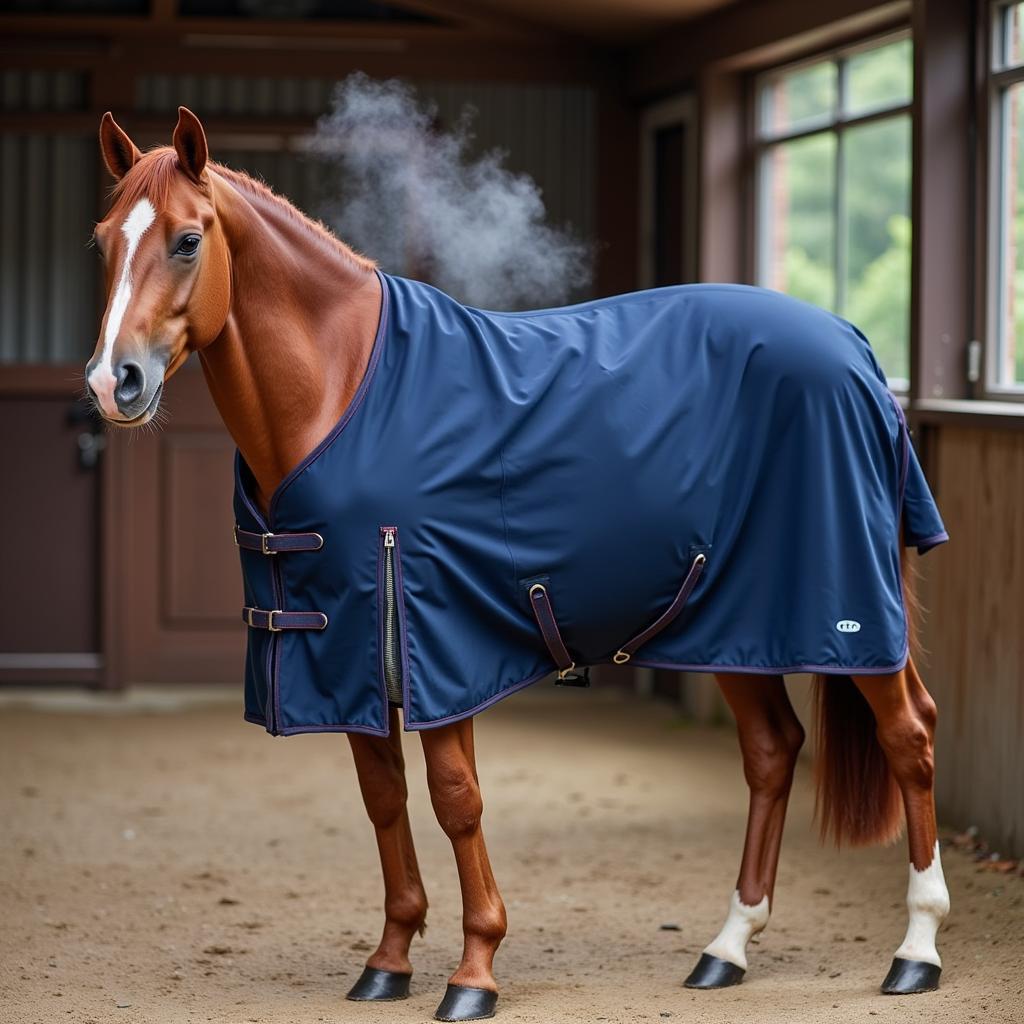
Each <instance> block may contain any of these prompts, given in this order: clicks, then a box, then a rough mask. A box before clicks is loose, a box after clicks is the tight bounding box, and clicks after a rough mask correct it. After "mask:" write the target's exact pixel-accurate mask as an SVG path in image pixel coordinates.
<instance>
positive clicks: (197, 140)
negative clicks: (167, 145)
mask: <svg viewBox="0 0 1024 1024" xmlns="http://www.w3.org/2000/svg"><path fill="white" fill-rule="evenodd" d="M174 151H175V152H176V153H177V154H178V163H179V164H181V169H182V170H183V171H184V172H185V173H186V174H187V175H188V176H189V177H190V178H191V179H192V180H193V181H195V182H198V181H199V180H200V179H201V177H202V174H203V169H204V168H205V167H206V158H207V156H208V150H207V148H206V132H204V131H203V126H202V125H201V124H200V123H199V118H198V117H196V115H195V114H193V113H192V111H191V110H189V109H188V107H178V124H177V126H176V127H175V129H174Z"/></svg>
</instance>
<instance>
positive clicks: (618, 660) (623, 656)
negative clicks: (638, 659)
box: [612, 649, 633, 665]
mask: <svg viewBox="0 0 1024 1024" xmlns="http://www.w3.org/2000/svg"><path fill="white" fill-rule="evenodd" d="M632 657H633V655H632V654H630V653H629V652H628V651H623V650H621V649H620V650H618V651H616V652H615V654H614V655H613V657H612V661H614V662H615V664H616V665H625V664H626V662H627V661H629V659H630V658H632Z"/></svg>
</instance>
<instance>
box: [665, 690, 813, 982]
mask: <svg viewBox="0 0 1024 1024" xmlns="http://www.w3.org/2000/svg"><path fill="white" fill-rule="evenodd" d="M716 678H717V680H718V685H719V686H720V687H721V689H722V693H723V695H724V696H725V699H726V701H728V703H729V707H730V708H731V709H732V712H733V714H734V715H735V717H736V727H737V731H738V733H739V741H740V750H741V751H742V754H743V773H744V775H745V776H746V779H747V785H748V786H749V787H750V810H749V813H748V817H747V835H746V841H745V843H744V845H743V860H742V862H741V864H740V874H739V879H738V880H737V882H736V890H735V891H734V892H733V894H732V899H731V902H730V905H729V913H728V916H727V917H726V920H725V924H724V925H723V927H722V930H721V931H720V932H719V933H718V936H717V937H716V938H715V939H714V941H713V942H711V944H710V945H708V946H707V947H705V949H704V952H703V954H702V955H701V958H700V960H699V961H698V962H697V966H696V967H695V968H694V969H693V971H692V973H691V974H690V976H689V977H688V978H687V979H686V981H685V983H684V984H685V985H686V986H687V988H724V987H725V986H727V985H736V984H739V982H740V981H742V979H743V974H744V972H745V971H746V969H747V955H746V948H747V943H748V942H749V941H750V939H751V937H752V936H754V935H756V934H757V933H758V932H759V931H761V930H762V929H763V928H764V927H765V925H767V924H768V914H769V910H770V907H771V901H772V893H773V891H774V889H775V872H776V869H777V867H778V864H779V847H780V845H781V843H782V828H783V824H784V822H785V818H786V804H787V802H788V801H789V790H790V787H791V785H792V783H793V769H794V767H795V766H796V758H797V754H798V753H799V752H800V747H801V746H802V744H803V741H804V730H803V728H802V726H801V725H800V721H799V719H798V718H797V717H796V713H795V712H794V711H793V706H792V704H790V702H789V696H788V695H787V693H786V687H785V684H784V683H783V681H782V676H754V675H718V676H716Z"/></svg>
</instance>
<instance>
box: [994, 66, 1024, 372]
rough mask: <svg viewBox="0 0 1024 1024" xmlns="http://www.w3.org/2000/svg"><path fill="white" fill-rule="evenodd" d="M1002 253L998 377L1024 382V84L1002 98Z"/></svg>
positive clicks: (1013, 88) (1000, 220) (997, 358)
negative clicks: (1023, 176)
mask: <svg viewBox="0 0 1024 1024" xmlns="http://www.w3.org/2000/svg"><path fill="white" fill-rule="evenodd" d="M1003 103H1004V110H1003V153H1004V158H1003V189H1002V192H1003V209H1002V210H1001V211H1000V216H999V223H1000V224H1001V225H1002V235H1003V237H1002V246H1001V249H1002V253H1001V259H1000V267H999V325H998V341H999V345H998V347H997V357H996V360H997V365H996V379H997V382H998V383H999V384H1002V385H1004V386H1006V385H1014V384H1016V385H1020V384H1024V181H1022V180H1021V179H1022V174H1021V169H1022V165H1024V83H1019V84H1017V85H1014V86H1011V88H1009V89H1008V90H1007V91H1006V93H1005V98H1004V100H1003Z"/></svg>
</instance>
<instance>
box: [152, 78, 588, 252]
mask: <svg viewBox="0 0 1024 1024" xmlns="http://www.w3.org/2000/svg"><path fill="white" fill-rule="evenodd" d="M413 84H414V85H415V87H416V91H417V93H418V95H419V96H420V98H421V99H422V100H423V101H425V102H430V103H433V104H435V105H436V107H437V113H438V120H439V122H440V127H442V128H443V127H445V126H446V125H454V124H455V123H456V122H457V121H458V120H459V118H460V117H461V115H462V112H463V109H464V108H465V107H466V106H467V105H468V106H469V107H471V108H473V109H474V110H475V111H476V115H475V117H474V118H473V121H472V132H473V143H472V147H471V154H472V155H479V154H481V153H484V152H487V151H489V150H493V149H501V150H503V151H504V152H506V153H507V154H508V157H507V166H508V167H509V168H510V169H511V170H513V171H516V172H521V173H526V174H529V175H530V176H531V177H532V178H533V179H534V180H535V181H536V182H537V184H538V185H539V186H540V188H541V189H542V191H543V194H544V204H545V206H546V208H547V212H548V217H549V219H550V221H551V222H552V223H554V224H557V225H564V224H571V225H572V227H573V228H574V230H575V231H576V232H577V233H578V234H579V235H580V236H581V237H583V238H590V237H591V236H592V232H593V225H594V210H593V207H594V159H595V148H594V132H595V127H594V95H593V90H592V89H588V88H585V87H580V86H561V85H529V84H525V85H524V84H516V83H511V84H510V83H504V82H502V83H465V82H438V81H418V82H414V83H413ZM334 87H335V83H334V82H333V81H330V80H328V79H298V78H284V79H273V78H268V77H251V78H247V77H243V76H240V75H205V76H202V77H199V76H195V75H143V76H140V77H139V79H138V80H137V83H136V103H137V106H138V108H139V109H140V110H144V111H147V112H150V113H156V112H166V113H168V114H173V113H174V112H175V111H176V110H177V108H178V104H180V103H183V104H185V106H187V107H189V108H191V109H193V110H195V111H196V113H198V114H199V115H200V116H204V115H206V116H210V115H213V114H224V115H237V116H261V117H264V118H267V117H271V118H272V117H286V116H292V117H294V116H300V117H301V116H308V117H310V118H315V117H319V116H320V115H321V114H323V113H325V112H326V111H327V109H328V108H329V106H330V99H331V94H332V92H333V91H334ZM218 155H219V157H220V158H221V159H223V160H224V162H225V163H228V164H231V165H232V166H237V167H242V168H244V169H253V168H252V165H246V164H244V163H243V162H242V159H243V158H245V159H248V158H249V157H250V155H251V154H250V152H248V151H242V152H232V153H220V152H219V153H218ZM302 161H303V157H302V156H301V154H300V153H298V152H294V151H288V150H278V151H276V152H274V153H266V154H263V158H262V159H261V160H260V161H259V162H260V165H261V168H262V169H261V170H260V172H259V173H261V174H263V175H264V176H265V178H266V180H267V182H268V183H269V184H271V185H273V186H274V187H275V188H276V189H278V190H279V191H283V192H285V193H286V194H287V195H288V196H289V197H290V198H291V199H292V200H293V201H294V202H296V203H297V204H298V205H300V206H303V207H304V208H305V209H309V210H313V209H314V208H315V206H316V205H317V204H318V202H319V201H320V198H321V196H320V193H319V191H318V190H317V188H316V182H315V176H314V179H313V180H312V182H309V181H308V180H307V179H306V177H305V175H304V173H303V171H301V170H298V169H296V170H289V169H287V165H289V164H292V163H301V162H302ZM286 180H289V181H292V182H295V183H296V184H299V183H303V182H305V183H306V184H309V185H310V186H311V191H310V192H303V193H298V192H293V191H290V190H289V188H288V187H286V186H285V184H284V182H285V181H286Z"/></svg>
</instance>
